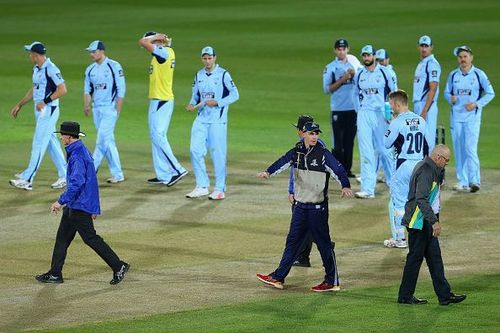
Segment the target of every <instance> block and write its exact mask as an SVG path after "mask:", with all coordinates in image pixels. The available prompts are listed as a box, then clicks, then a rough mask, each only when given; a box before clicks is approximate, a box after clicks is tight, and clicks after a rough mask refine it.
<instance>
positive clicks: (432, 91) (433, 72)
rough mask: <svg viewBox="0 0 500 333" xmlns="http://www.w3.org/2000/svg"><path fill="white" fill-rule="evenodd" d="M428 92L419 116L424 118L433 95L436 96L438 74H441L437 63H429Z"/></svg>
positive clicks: (432, 101) (432, 100)
mask: <svg viewBox="0 0 500 333" xmlns="http://www.w3.org/2000/svg"><path fill="white" fill-rule="evenodd" d="M428 70H429V73H428V75H429V93H428V94H427V99H426V100H425V105H424V107H423V109H422V113H421V114H420V116H421V117H422V118H424V119H426V118H427V112H429V109H430V107H431V105H432V103H434V96H436V93H437V90H438V88H439V76H440V75H441V67H440V66H439V64H437V63H431V64H429V69H428Z"/></svg>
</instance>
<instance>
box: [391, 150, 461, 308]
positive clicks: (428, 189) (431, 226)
mask: <svg viewBox="0 0 500 333" xmlns="http://www.w3.org/2000/svg"><path fill="white" fill-rule="evenodd" d="M450 155H451V153H450V149H449V148H448V147H446V146H445V145H441V144H439V145H437V146H436V147H435V148H434V149H433V150H432V152H431V154H430V156H428V157H426V158H425V159H424V160H423V161H420V162H419V163H418V164H417V165H416V166H415V169H414V170H413V174H412V176H411V180H410V189H409V193H408V201H407V202H406V205H405V215H404V217H403V225H404V226H406V228H407V229H408V242H409V252H408V255H407V256H406V264H405V267H404V271H403V278H402V280H401V286H400V287H399V296H398V303H403V304H427V300H425V299H419V298H417V297H415V295H414V293H415V288H416V285H417V279H418V273H419V271H420V266H421V265H422V261H423V259H424V257H425V262H426V263H427V266H428V267H429V272H430V274H431V278H432V284H433V286H434V292H435V293H436V295H437V296H438V299H439V304H441V305H449V304H451V303H460V302H462V301H463V300H465V298H466V295H455V294H454V293H452V292H451V287H450V285H449V283H448V281H447V280H446V278H445V276H444V264H443V258H442V257H441V249H440V247H439V240H438V237H439V236H440V235H441V221H440V218H439V192H440V186H441V184H442V181H443V177H444V167H445V166H446V165H447V164H448V162H449V161H450Z"/></svg>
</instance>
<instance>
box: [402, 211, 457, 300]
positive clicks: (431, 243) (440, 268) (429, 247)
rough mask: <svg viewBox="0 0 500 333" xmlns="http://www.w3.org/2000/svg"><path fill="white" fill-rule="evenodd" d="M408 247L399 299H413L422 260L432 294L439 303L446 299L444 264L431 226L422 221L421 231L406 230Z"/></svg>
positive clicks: (447, 290)
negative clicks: (426, 270) (427, 273)
mask: <svg viewBox="0 0 500 333" xmlns="http://www.w3.org/2000/svg"><path fill="white" fill-rule="evenodd" d="M408 247H409V252H408V255H407V256H406V264H405V268H404V271H403V278H402V281H401V286H400V287H399V299H400V300H411V298H412V297H413V294H414V293H415V288H416V286H417V279H418V273H419V271H420V266H422V261H423V259H424V258H425V261H426V263H427V267H428V268H429V273H430V274H431V278H432V285H433V286H434V292H435V293H436V295H437V296H438V299H439V301H444V300H446V299H448V298H449V297H450V295H451V288H450V285H449V283H448V281H447V280H446V278H445V277H444V264H443V258H442V257H441V249H440V247H439V240H438V238H437V237H434V236H432V226H431V224H430V223H429V222H427V221H424V225H423V227H422V230H416V229H409V228H408Z"/></svg>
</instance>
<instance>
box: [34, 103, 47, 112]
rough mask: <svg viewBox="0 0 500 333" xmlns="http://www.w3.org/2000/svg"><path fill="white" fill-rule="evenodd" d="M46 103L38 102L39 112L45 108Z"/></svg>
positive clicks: (37, 108)
mask: <svg viewBox="0 0 500 333" xmlns="http://www.w3.org/2000/svg"><path fill="white" fill-rule="evenodd" d="M45 106H46V104H45V103H44V102H38V103H36V110H37V111H38V112H41V111H43V110H44V109H45Z"/></svg>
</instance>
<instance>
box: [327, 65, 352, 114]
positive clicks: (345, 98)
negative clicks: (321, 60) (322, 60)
mask: <svg viewBox="0 0 500 333" xmlns="http://www.w3.org/2000/svg"><path fill="white" fill-rule="evenodd" d="M350 68H352V69H353V70H356V68H354V66H353V65H352V64H351V63H350V62H349V61H347V58H346V59H345V61H342V60H339V59H338V58H335V60H334V61H332V62H331V63H329V64H328V65H326V67H325V70H324V71H323V92H324V93H325V94H329V95H330V111H351V110H354V104H353V100H352V91H353V89H354V84H353V80H352V79H349V80H347V81H345V82H343V83H342V84H341V85H340V87H338V89H337V90H335V91H334V92H331V91H330V85H331V84H333V83H335V82H336V81H337V80H339V79H340V78H341V77H342V76H344V74H345V73H346V72H347V71H348V70H349V69H350Z"/></svg>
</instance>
